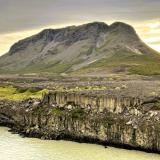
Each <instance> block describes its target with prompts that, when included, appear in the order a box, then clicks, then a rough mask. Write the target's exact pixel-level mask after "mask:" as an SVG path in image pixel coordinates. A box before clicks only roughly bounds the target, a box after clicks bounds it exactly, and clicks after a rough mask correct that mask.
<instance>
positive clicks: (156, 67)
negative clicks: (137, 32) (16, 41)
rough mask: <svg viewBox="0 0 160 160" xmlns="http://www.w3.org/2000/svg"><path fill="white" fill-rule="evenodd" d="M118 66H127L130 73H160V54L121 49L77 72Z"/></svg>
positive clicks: (111, 68) (109, 68) (112, 68)
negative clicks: (136, 52) (138, 52)
mask: <svg viewBox="0 0 160 160" xmlns="http://www.w3.org/2000/svg"><path fill="white" fill-rule="evenodd" d="M118 67H122V68H127V69H128V73H129V74H139V75H160V55H158V54H150V55H147V54H146V55H138V54H135V53H133V52H127V51H123V50H119V51H117V52H116V53H115V54H114V55H113V56H111V57H108V58H104V59H101V60H99V61H96V62H94V63H92V64H90V65H89V66H87V67H84V68H82V69H80V70H79V72H77V73H86V72H92V71H95V70H97V71H98V70H114V69H116V68H118Z"/></svg>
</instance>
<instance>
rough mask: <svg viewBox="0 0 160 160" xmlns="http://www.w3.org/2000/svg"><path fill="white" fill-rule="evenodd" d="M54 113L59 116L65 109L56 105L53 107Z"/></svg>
mask: <svg viewBox="0 0 160 160" xmlns="http://www.w3.org/2000/svg"><path fill="white" fill-rule="evenodd" d="M52 113H53V114H55V115H57V116H61V115H62V114H63V109H61V108H59V107H55V108H53V109H52Z"/></svg>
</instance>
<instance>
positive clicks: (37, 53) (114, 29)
mask: <svg viewBox="0 0 160 160" xmlns="http://www.w3.org/2000/svg"><path fill="white" fill-rule="evenodd" d="M117 58H118V59H119V58H120V61H117ZM142 59H144V60H145V62H146V61H147V62H152V64H153V62H155V63H156V64H157V63H158V64H159V60H160V56H159V54H158V53H157V52H156V51H153V50H152V49H151V48H149V47H148V46H147V45H146V44H144V43H143V42H142V41H141V39H140V38H139V36H138V35H137V33H136V31H135V30H134V28H133V27H132V26H130V25H128V24H125V23H122V22H115V23H113V24H112V25H107V24H105V23H103V22H93V23H88V24H84V25H80V26H69V27H65V28H60V29H45V30H43V31H41V32H40V33H38V34H36V35H33V36H31V37H28V38H25V39H23V40H20V41H18V42H17V43H15V44H14V45H13V46H11V48H10V50H9V52H8V53H7V54H5V55H3V56H1V57H0V72H1V73H5V74H6V72H7V73H39V72H45V73H46V72H51V73H54V74H60V73H66V74H67V73H74V71H79V70H80V69H82V70H83V69H85V67H90V64H93V65H92V67H91V68H93V71H92V70H89V72H91V73H93V72H95V71H94V70H95V69H97V67H98V68H99V69H100V70H101V71H104V70H106V71H107V72H108V73H110V72H113V73H115V72H117V70H118V71H119V70H120V71H121V72H126V71H129V70H128V65H130V66H135V64H136V65H137V66H138V65H143V64H144V63H142V62H143V61H142V62H141V60H142ZM131 60H132V61H131ZM17 61H18V62H19V63H17ZM102 62H103V63H104V64H103V63H102ZM105 62H106V63H105ZM109 62H112V63H111V64H109ZM119 62H121V63H119ZM122 62H123V63H122ZM130 62H132V63H130ZM96 63H98V64H99V63H100V65H96ZM101 63H102V64H103V65H102V64H101ZM114 63H115V64H116V66H115V65H113V64H114ZM108 67H111V68H110V69H109V68H108ZM119 68H120V69H119ZM121 68H122V69H121ZM123 68H124V69H123ZM87 72H88V71H87ZM129 72H130V71H129ZM155 73H156V74H157V72H155Z"/></svg>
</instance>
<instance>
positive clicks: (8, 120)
mask: <svg viewBox="0 0 160 160" xmlns="http://www.w3.org/2000/svg"><path fill="white" fill-rule="evenodd" d="M159 104H160V98H158V97H150V98H147V99H145V98H137V97H127V96H126V97H124V96H117V95H104V94H103V95H101V94H94V93H65V92H53V93H49V94H48V95H45V96H44V98H43V100H42V101H41V102H37V101H35V100H32V99H30V100H27V101H24V102H19V103H17V102H15V103H11V102H9V101H8V102H6V101H1V102H0V122H1V123H2V124H11V125H13V128H14V129H15V130H16V131H18V132H19V133H23V134H25V135H27V136H33V137H39V138H42V139H71V140H77V141H80V142H92V143H93V142H94V143H95V142H96V143H103V144H105V145H107V144H114V145H116V146H121V147H131V148H138V149H144V150H149V151H155V152H160V121H159V120H160V111H159V107H160V105H159Z"/></svg>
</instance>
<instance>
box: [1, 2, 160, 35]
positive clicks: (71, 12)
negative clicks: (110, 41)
mask: <svg viewBox="0 0 160 160" xmlns="http://www.w3.org/2000/svg"><path fill="white" fill-rule="evenodd" d="M0 15H1V18H0V24H1V25H0V33H5V32H13V31H20V30H26V29H34V28H37V27H43V26H46V25H54V24H59V25H61V24H64V23H80V22H81V23H83V22H86V21H95V20H96V21H97V20H98V21H111V20H119V21H123V20H125V21H142V20H147V19H156V18H159V15H160V1H159V0H152V1H151V0H134V1H133V0H121V1H120V0H98V1H97V0H1V1H0Z"/></svg>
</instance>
